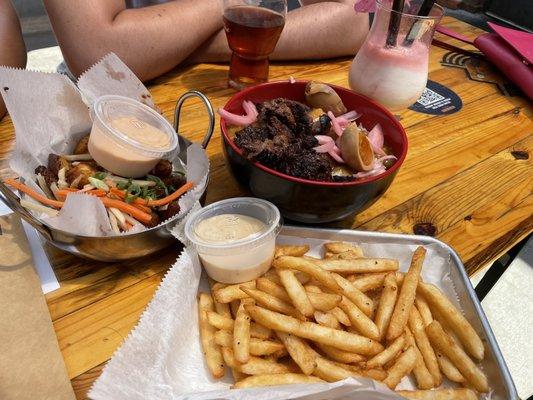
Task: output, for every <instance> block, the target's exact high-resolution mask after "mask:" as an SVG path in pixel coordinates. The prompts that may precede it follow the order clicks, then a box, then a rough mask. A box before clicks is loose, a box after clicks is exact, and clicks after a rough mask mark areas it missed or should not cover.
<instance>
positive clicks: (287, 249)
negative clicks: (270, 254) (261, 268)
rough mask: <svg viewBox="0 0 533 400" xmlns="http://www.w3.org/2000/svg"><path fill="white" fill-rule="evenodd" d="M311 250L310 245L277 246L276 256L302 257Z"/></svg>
mask: <svg viewBox="0 0 533 400" xmlns="http://www.w3.org/2000/svg"><path fill="white" fill-rule="evenodd" d="M308 251H309V246H308V245H304V246H290V245H283V246H276V251H275V252H274V257H276V258H277V257H280V256H293V257H301V256H303V255H305V253H307V252H308Z"/></svg>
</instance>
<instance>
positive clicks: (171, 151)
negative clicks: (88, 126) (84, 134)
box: [88, 95, 179, 178]
mask: <svg viewBox="0 0 533 400" xmlns="http://www.w3.org/2000/svg"><path fill="white" fill-rule="evenodd" d="M91 117H92V120H93V126H92V130H91V135H90V137H89V144H88V147H89V153H90V154H91V156H92V157H93V158H94V160H95V161H96V162H97V163H98V164H99V165H100V166H102V167H103V168H105V169H106V170H108V171H110V172H112V173H114V174H116V175H119V176H123V177H127V178H138V177H141V176H144V175H146V174H147V173H148V172H149V171H150V170H151V169H152V168H154V166H155V165H156V164H157V163H158V161H159V160H161V159H172V158H173V157H174V156H175V154H177V153H178V152H179V144H178V136H177V134H176V132H175V131H174V128H173V127H172V125H170V123H169V122H168V121H167V120H166V119H165V118H164V117H163V116H162V115H160V114H158V113H157V112H156V111H155V110H153V109H152V108H150V107H148V106H146V105H144V104H142V103H140V102H138V101H136V100H133V99H130V98H128V97H123V96H115V95H109V96H102V97H99V98H98V99H96V101H95V102H94V104H93V107H92V110H91Z"/></svg>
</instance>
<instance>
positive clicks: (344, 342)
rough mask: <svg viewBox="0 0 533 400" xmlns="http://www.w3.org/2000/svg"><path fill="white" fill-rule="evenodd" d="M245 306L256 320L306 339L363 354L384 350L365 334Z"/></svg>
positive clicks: (372, 353)
mask: <svg viewBox="0 0 533 400" xmlns="http://www.w3.org/2000/svg"><path fill="white" fill-rule="evenodd" d="M245 308H246V310H247V312H248V313H249V314H250V315H251V316H252V318H253V319H254V320H255V321H256V322H259V323H260V324H262V325H264V326H266V327H268V328H271V329H274V330H276V331H281V332H286V333H292V334H293V335H296V336H299V337H302V338H305V339H309V340H313V341H315V342H319V343H323V344H327V345H330V346H333V347H337V348H339V349H342V350H346V351H351V352H354V353H358V354H362V355H374V354H377V353H379V352H380V351H382V350H383V346H382V345H381V344H380V343H379V342H376V341H375V340H372V339H369V338H365V337H363V336H359V335H356V334H353V333H349V332H344V331H340V330H336V329H331V328H328V327H325V326H321V325H318V324H316V323H314V322H302V321H299V320H297V319H296V318H293V317H289V316H287V315H283V314H279V313H276V312H274V311H270V310H267V309H265V308H262V307H258V306H248V305H247V306H245Z"/></svg>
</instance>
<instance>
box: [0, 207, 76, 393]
mask: <svg viewBox="0 0 533 400" xmlns="http://www.w3.org/2000/svg"><path fill="white" fill-rule="evenodd" d="M0 289H1V290H0V399H2V400H35V399H42V400H74V398H75V396H74V392H73V390H72V387H71V385H70V381H69V379H68V375H67V372H66V369H65V364H64V363H63V358H62V357H61V353H60V351H59V346H58V344H57V339H56V336H55V332H54V328H53V326H52V321H51V320H50V314H49V313H48V307H47V306H46V302H45V299H44V296H43V293H42V290H41V284H40V282H39V277H38V276H37V274H36V272H35V270H34V267H33V260H32V257H31V252H30V249H29V245H28V242H27V240H26V236H25V235H24V232H23V230H22V225H21V223H20V219H19V218H18V217H17V216H16V215H14V214H10V215H5V216H0Z"/></svg>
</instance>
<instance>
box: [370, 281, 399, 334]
mask: <svg viewBox="0 0 533 400" xmlns="http://www.w3.org/2000/svg"><path fill="white" fill-rule="evenodd" d="M397 297H398V285H397V283H396V276H395V275H394V273H393V272H391V273H388V274H387V276H385V279H384V280H383V291H382V292H381V298H380V300H379V305H378V308H377V310H376V317H375V320H374V322H375V323H376V326H377V327H378V330H379V339H380V340H381V339H383V338H384V337H385V334H386V332H387V329H388V327H389V323H390V319H391V317H392V312H393V311H394V305H395V304H396V298H397Z"/></svg>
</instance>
